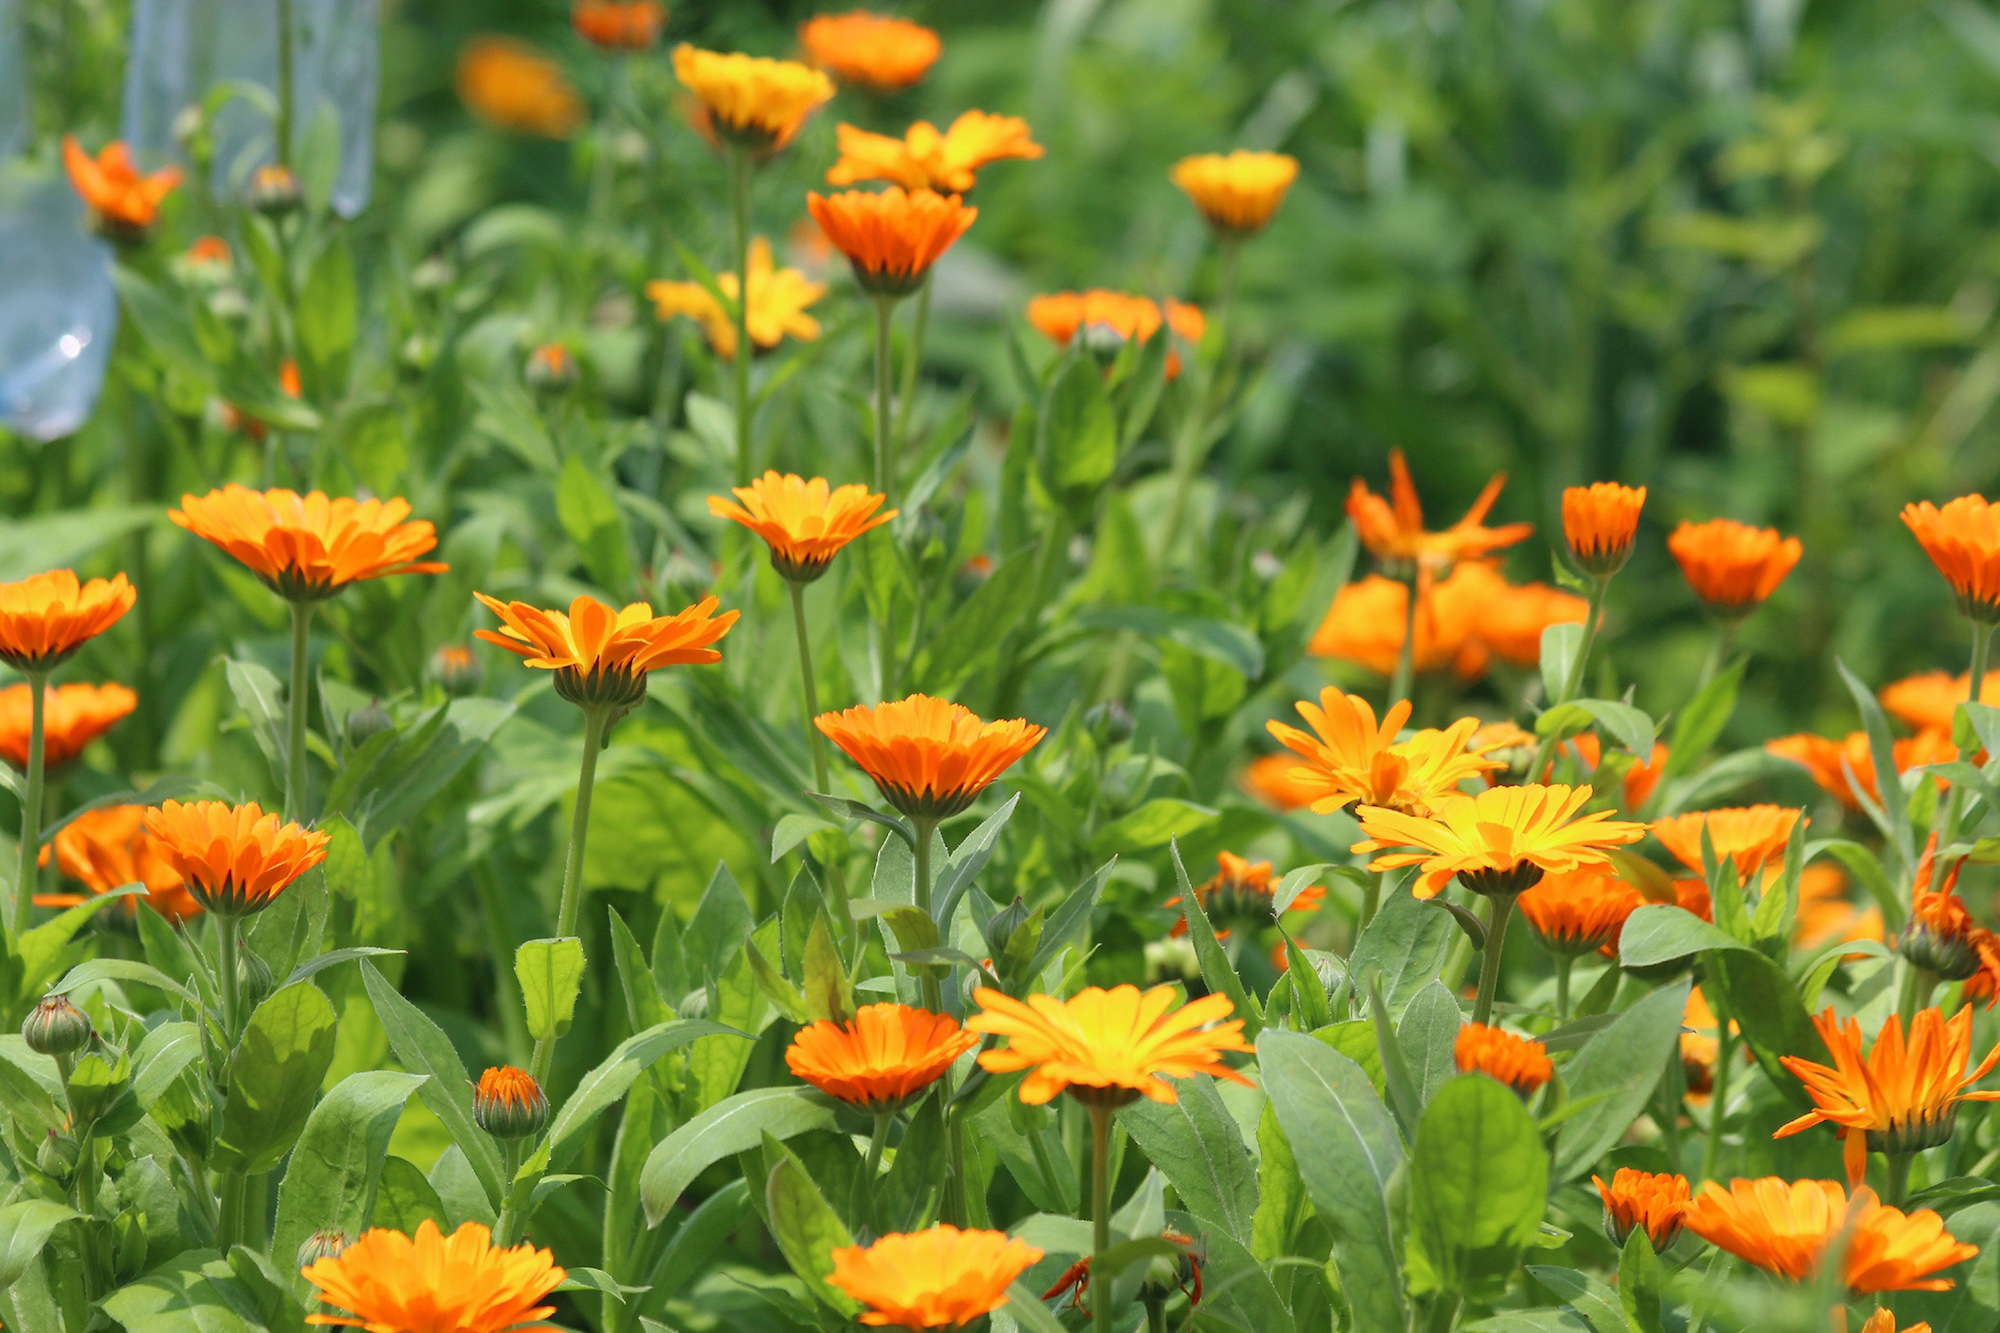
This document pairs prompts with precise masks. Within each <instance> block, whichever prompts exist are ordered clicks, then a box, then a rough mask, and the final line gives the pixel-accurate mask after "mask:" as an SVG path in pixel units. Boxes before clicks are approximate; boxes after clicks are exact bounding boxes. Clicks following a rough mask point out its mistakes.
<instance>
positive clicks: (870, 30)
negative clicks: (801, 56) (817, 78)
mask: <svg viewBox="0 0 2000 1333" xmlns="http://www.w3.org/2000/svg"><path fill="white" fill-rule="evenodd" d="M799 45H800V46H802V47H804V48H805V52H806V59H808V60H810V61H811V62H812V63H813V64H814V65H817V66H818V67H819V68H821V69H823V70H825V71H826V72H827V73H829V74H831V75H833V77H834V78H836V79H839V80H840V81H841V82H842V83H848V84H853V85H855V86H857V87H861V88H867V89H869V90H870V91H872V92H878V93H892V92H895V91H897V90H898V89H901V88H907V87H909V86H910V85H911V84H913V83H917V82H919V81H920V80H921V79H922V78H923V77H924V75H925V74H927V73H929V72H930V68H931V66H932V65H934V64H936V63H937V58H938V54H939V52H940V51H942V50H943V44H942V43H940V42H939V41H938V35H937V33H935V32H933V31H932V30H931V29H929V28H926V27H925V26H924V25H923V24H921V23H912V22H910V21H909V20H908V19H903V18H896V17H895V16H894V15H890V14H871V13H869V12H868V11H867V10H865V9H856V10H853V11H852V12H850V13H846V14H816V15H814V16H813V17H812V18H809V19H807V20H806V21H805V22H804V23H802V24H800V25H799Z"/></svg>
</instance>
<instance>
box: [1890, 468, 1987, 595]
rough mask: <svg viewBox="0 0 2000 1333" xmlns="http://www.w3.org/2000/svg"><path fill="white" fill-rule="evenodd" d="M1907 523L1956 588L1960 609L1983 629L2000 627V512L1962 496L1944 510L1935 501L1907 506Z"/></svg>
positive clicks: (1973, 497)
mask: <svg viewBox="0 0 2000 1333" xmlns="http://www.w3.org/2000/svg"><path fill="white" fill-rule="evenodd" d="M1903 522H1904V524H1905V525H1906V526H1908V528H1909V529H1910V531H1911V532H1913V533H1915V534H1916V538H1917V541H1918V543H1919V544H1920V545H1922V546H1923V548H1924V554H1925V555H1927V556H1929V557H1930V558H1931V563H1932V564H1934V565H1936V566H1937V568H1938V573H1940V574H1942V575H1944V577H1945V581H1946V582H1947V583H1949V584H1951V590H1952V592H1953V593H1954V594H1955V595H1956V596H1957V598H1958V609H1959V610H1961V611H1963V612H1964V613H1965V614H1966V615H1968V616H1970V617H1971V618H1972V619H1974V620H1976V621H1979V622H1980V623H1981V624H1984V625H1992V624H1996V623H2000V509H1995V507H1994V506H1992V505H1990V504H1988V503H1987V502H1986V499H1985V497H1984V496H1979V495H1961V496H1959V497H1958V498H1957V499H1956V500H1951V501H1948V502H1946V504H1945V506H1944V508H1942V509H1940V508H1938V507H1937V506H1936V505H1934V504H1932V503H1931V502H1930V501H1929V500H1924V501H1921V502H1919V503H1917V504H1908V505H1904V506H1903Z"/></svg>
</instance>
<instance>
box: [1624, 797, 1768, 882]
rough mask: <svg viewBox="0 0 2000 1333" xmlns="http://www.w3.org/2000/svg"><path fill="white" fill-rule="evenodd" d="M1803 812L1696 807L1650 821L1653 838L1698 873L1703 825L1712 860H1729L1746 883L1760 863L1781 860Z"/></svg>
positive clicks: (1701, 870) (1702, 871) (1703, 871)
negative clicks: (1702, 808) (1669, 816)
mask: <svg viewBox="0 0 2000 1333" xmlns="http://www.w3.org/2000/svg"><path fill="white" fill-rule="evenodd" d="M1804 814H1805V811H1803V810H1794V809H1792V808H1790V807H1789V806H1782V805H1748V806H1735V807H1730V808H1727V809H1721V810H1696V811H1692V812H1690V813H1688V814H1684V815H1675V816H1673V817H1672V818H1670V819H1661V820H1656V821H1655V822H1654V824H1653V836H1654V837H1656V838H1658V839H1659V840H1660V845H1661V846H1663V847H1665V848H1666V849H1667V850H1668V851H1669V852H1672V853H1673V854H1674V856H1675V858H1676V859H1677V860H1679V861H1680V863H1681V864H1682V865H1684V866H1686V867H1687V868H1688V869H1689V870H1692V871H1694V872H1695V874H1697V875H1703V874H1706V873H1707V871H1706V869H1705V868H1704V867H1703V865H1702V860H1701V834H1702V829H1703V828H1704V827H1706V828H1707V830H1708V837H1709V841H1710V842H1711V843H1712V844H1713V846H1714V848H1715V855H1716V858H1717V860H1733V861H1735V862H1736V876H1737V882H1738V883H1741V884H1748V883H1750V882H1751V879H1752V877H1753V876H1755V875H1756V874H1757V872H1758V871H1760V870H1762V869H1763V868H1764V867H1765V866H1767V865H1774V864H1779V863H1782V862H1783V861H1784V859H1785V844H1786V843H1788V842H1790V841H1791V837H1792V832H1793V830H1794V829H1796V828H1797V827H1798V824H1799V820H1800V818H1801V817H1802V816H1803V815H1804Z"/></svg>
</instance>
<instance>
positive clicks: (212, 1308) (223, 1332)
mask: <svg viewBox="0 0 2000 1333" xmlns="http://www.w3.org/2000/svg"><path fill="white" fill-rule="evenodd" d="M104 1312H105V1313H106V1314H108V1315H110V1316H111V1317H112V1318H113V1319H115V1320H117V1321H118V1322H119V1323H121V1324H123V1325H124V1326H125V1329H126V1333H265V1328H266V1325H265V1323H264V1320H263V1318H262V1316H261V1315H260V1313H259V1311H258V1304H257V1301H256V1298H255V1297H253V1296H252V1295H251V1294H250V1292H249V1290H248V1289H247V1288H246V1287H245V1286H244V1285H243V1283H242V1282H241V1281H240V1280H239V1279H238V1278H237V1276H236V1275H235V1274H234V1273H233V1272H231V1271H230V1268H229V1265H228V1264H226V1263H224V1262H223V1261H222V1259H221V1258H219V1257H218V1256H217V1255H216V1253H215V1251H214V1250H188V1251H185V1252H184V1253H182V1254H178V1255H176V1256H174V1258H172V1259H171V1260H169V1261H168V1262H167V1263H166V1264H165V1265H163V1266H162V1267H160V1268H156V1269H154V1270H153V1271H152V1272H151V1273H149V1274H147V1275H146V1276H145V1277H144V1278H142V1279H140V1280H139V1281H137V1282H134V1283H132V1284H131V1285H130V1286H126V1287H121V1288H119V1289H118V1290H117V1291H114V1292H112V1293H111V1295H109V1296H107V1297H105V1299H104Z"/></svg>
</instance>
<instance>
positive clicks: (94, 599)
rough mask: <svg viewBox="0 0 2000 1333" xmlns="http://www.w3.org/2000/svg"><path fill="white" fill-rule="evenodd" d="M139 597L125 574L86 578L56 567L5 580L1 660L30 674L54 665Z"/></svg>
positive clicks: (0, 602)
mask: <svg viewBox="0 0 2000 1333" xmlns="http://www.w3.org/2000/svg"><path fill="white" fill-rule="evenodd" d="M138 599H139V595H138V593H136V592H135V591H133V588H132V585H131V584H130V583H128V582H126V581H125V576H124V575H123V574H115V575H113V576H112V577H110V578H108V579H92V580H90V582H88V583H83V582H80V581H79V580H78V579H77V577H76V575H75V574H74V573H73V572H71V571H70V570H67V569H52V570H50V571H49V572H48V573H46V574H35V575H31V576H30V577H28V578H25V579H22V580H20V581H19V582H18V583H0V662H5V663H6V664H7V665H8V666H10V667H13V668H14V669H15V670H16V671H19V672H21V673H22V674H24V675H28V674H33V673H36V672H47V671H52V670H54V669H55V668H56V667H59V666H61V665H62V664H63V663H64V662H66V661H68V660H69V659H70V658H71V656H73V655H74V654H75V653H76V650H77V649H79V648H81V647H83V645H84V644H86V643H89V642H90V641H91V640H92V639H94V638H96V637H97V636H98V635H100V634H102V633H104V631H105V630H108V629H110V628H111V627H112V626H113V625H115V624H117V623H118V621H119V620H120V618H122V617H123V616H124V614H125V613H126V612H127V611H130V610H131V609H132V604H133V603H134V602H136V601H137V600H138Z"/></svg>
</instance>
